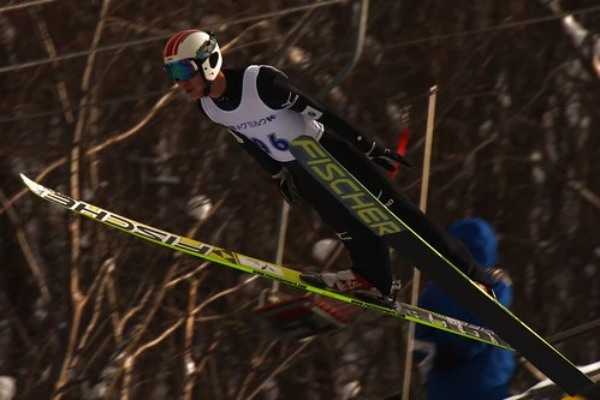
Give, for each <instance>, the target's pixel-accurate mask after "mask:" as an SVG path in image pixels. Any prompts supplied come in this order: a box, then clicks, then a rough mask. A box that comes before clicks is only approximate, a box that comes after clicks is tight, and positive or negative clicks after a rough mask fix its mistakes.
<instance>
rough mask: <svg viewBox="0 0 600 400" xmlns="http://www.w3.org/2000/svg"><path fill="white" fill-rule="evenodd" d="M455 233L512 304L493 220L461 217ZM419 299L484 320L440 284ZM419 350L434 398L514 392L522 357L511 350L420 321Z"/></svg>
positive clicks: (495, 399) (463, 399)
mask: <svg viewBox="0 0 600 400" xmlns="http://www.w3.org/2000/svg"><path fill="white" fill-rule="evenodd" d="M449 232H450V234H451V235H452V236H454V237H455V238H457V239H458V240H459V241H460V242H462V243H463V244H464V246H465V247H466V248H467V249H468V250H469V252H470V253H471V255H472V256H473V258H474V259H475V260H476V261H477V263H478V264H479V266H480V268H481V269H482V271H483V272H484V273H485V274H486V275H487V276H488V277H489V279H490V280H491V281H492V283H493V286H492V288H493V290H494V292H495V294H496V297H497V299H498V301H499V302H500V303H502V304H503V305H504V306H505V307H507V308H508V307H510V305H511V301H512V283H511V281H510V278H509V276H508V274H507V273H506V272H505V271H504V270H503V269H501V268H498V267H497V263H498V259H497V258H498V252H497V236H496V233H495V231H494V229H493V228H492V227H491V226H490V224H489V223H488V222H487V221H485V220H484V219H481V218H468V219H464V220H460V221H457V222H455V223H454V224H453V225H452V226H451V227H450V229H449ZM418 304H419V306H421V307H423V308H426V309H429V310H432V311H436V312H439V313H441V314H445V315H448V316H451V317H454V318H456V319H460V320H463V321H466V322H470V323H474V324H476V325H482V324H481V323H480V322H478V321H477V319H476V318H475V317H474V316H473V315H472V314H471V313H470V312H469V311H468V310H466V309H464V308H463V307H462V306H461V305H459V304H458V303H457V302H456V301H455V300H454V299H453V298H451V297H450V296H449V295H447V294H446V293H445V292H444V291H443V290H442V289H441V288H440V287H439V286H437V285H436V284H434V283H430V284H429V285H428V286H427V287H426V289H425V290H424V291H423V293H422V294H421V296H420V297H419V302H418ZM414 351H415V352H414V356H415V359H416V361H417V362H418V366H419V372H420V374H421V377H422V378H423V379H424V380H425V381H426V382H425V385H426V389H427V398H428V399H429V400H483V399H485V400H500V399H504V398H506V397H508V396H510V382H511V379H512V376H513V373H514V371H515V367H516V360H515V356H514V353H513V352H511V351H509V350H504V349H502V348H499V347H495V346H491V345H488V344H485V343H481V342H477V341H474V340H469V339H465V338H463V337H460V336H457V335H453V334H450V333H446V332H443V331H440V330H438V329H432V328H429V327H426V326H422V325H420V326H417V327H416V329H415V350H414Z"/></svg>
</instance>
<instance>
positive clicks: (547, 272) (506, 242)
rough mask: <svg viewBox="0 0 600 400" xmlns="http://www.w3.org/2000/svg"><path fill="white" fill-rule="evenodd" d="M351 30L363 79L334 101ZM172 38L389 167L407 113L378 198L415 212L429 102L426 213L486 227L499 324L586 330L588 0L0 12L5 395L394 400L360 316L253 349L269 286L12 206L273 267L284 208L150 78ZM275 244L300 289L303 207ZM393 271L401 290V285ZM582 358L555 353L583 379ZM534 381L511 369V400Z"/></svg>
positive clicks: (577, 345) (313, 230)
mask: <svg viewBox="0 0 600 400" xmlns="http://www.w3.org/2000/svg"><path fill="white" fill-rule="evenodd" d="M570 12H575V13H574V14H573V15H571V16H569V17H568V13H570ZM361 13H365V14H362V15H365V16H367V17H368V19H367V25H366V37H365V41H364V48H363V49H362V53H361V56H360V59H359V60H358V62H357V63H356V65H355V66H354V68H353V69H352V70H350V71H349V73H348V74H347V75H346V76H345V79H343V80H342V81H341V83H339V85H337V86H335V87H333V88H332V87H331V86H333V85H332V79H334V78H335V77H336V76H338V75H337V74H338V73H339V72H340V71H343V70H344V68H346V67H347V66H348V65H349V64H348V63H349V61H350V60H351V59H352V57H353V54H354V52H355V51H356V48H355V46H356V43H357V36H358V32H359V21H360V16H361ZM567 17H568V18H567ZM569 24H570V25H569ZM188 28H202V29H207V30H208V29H210V30H213V31H214V32H215V33H216V34H217V38H218V39H219V41H220V43H221V46H222V47H223V48H224V49H225V50H224V56H225V63H226V66H242V65H245V64H249V63H255V64H261V63H265V64H272V65H275V66H277V67H279V68H280V69H282V70H284V71H285V72H286V73H287V74H288V75H289V76H290V78H291V79H292V80H294V81H295V82H296V83H298V84H299V85H300V86H301V87H304V88H305V89H306V90H307V91H309V92H311V93H313V94H320V95H323V96H324V98H325V99H326V100H327V101H328V102H329V103H330V104H331V105H332V106H333V107H334V108H336V109H337V110H339V111H340V112H341V113H342V114H343V115H345V116H346V117H347V118H348V119H349V120H351V121H353V122H354V123H356V124H357V125H358V126H360V127H361V128H363V129H365V130H366V131H368V132H370V133H371V134H372V135H373V136H374V137H375V138H376V139H377V140H378V141H379V142H381V143H386V144H387V145H389V146H394V145H395V141H396V137H397V134H398V132H399V131H400V130H401V129H402V121H401V118H400V114H399V110H401V109H402V108H403V107H406V106H410V107H411V115H412V118H411V128H412V137H411V140H410V143H409V148H408V153H407V157H408V158H409V159H410V160H411V161H412V162H413V164H414V165H415V167H414V168H413V170H412V171H408V172H407V171H401V173H400V174H399V176H398V177H397V178H395V180H396V182H397V184H398V185H399V187H401V188H403V189H404V190H406V192H407V193H408V194H409V195H410V196H411V197H412V198H413V199H414V200H415V201H418V195H419V187H420V183H421V172H422V170H421V165H422V153H423V143H424V132H425V121H426V116H427V115H426V114H427V100H428V97H427V95H428V90H429V88H430V87H431V86H432V85H434V84H436V85H438V87H439V92H438V95H437V114H436V126H435V139H434V150H433V161H432V163H433V164H432V171H431V182H430V192H429V203H428V207H427V209H428V213H429V214H430V215H431V217H432V218H434V219H435V220H437V221H439V222H440V223H441V224H443V225H444V226H448V225H449V224H450V223H451V222H452V221H454V220H456V219H459V218H463V217H467V216H481V217H484V218H487V219H488V220H489V221H490V222H491V223H492V224H493V225H494V226H495V227H496V229H497V231H498V233H499V235H500V252H501V261H502V265H503V266H504V267H505V268H506V269H507V270H508V271H509V272H510V274H511V275H512V278H513V280H514V282H515V304H514V307H513V308H514V310H515V312H516V313H517V315H519V316H520V317H522V319H523V320H524V321H526V322H527V323H528V324H530V325H531V326H532V327H533V328H534V329H536V330H537V331H538V332H539V333H540V334H542V335H543V336H545V337H550V336H552V335H555V334H557V333H559V332H561V331H563V330H565V329H569V328H575V327H578V326H581V324H584V323H587V322H590V321H594V320H596V319H597V318H599V313H600V312H599V310H600V304H599V302H600V293H599V292H600V279H599V278H598V276H599V273H600V271H599V270H598V263H599V260H600V245H599V243H598V237H599V228H598V227H599V223H600V218H599V212H600V200H599V199H598V196H599V195H598V192H599V191H600V185H599V184H600V178H599V176H600V163H599V161H598V158H599V157H600V151H599V149H600V136H599V135H598V128H599V126H600V115H599V114H598V104H599V103H600V91H599V87H600V85H599V82H600V80H599V77H600V75H599V70H600V69H596V67H597V65H596V67H595V64H594V60H596V62H598V63H599V64H598V65H600V61H598V60H600V56H597V57H598V58H597V59H594V54H595V53H594V52H595V51H596V49H597V50H598V51H600V44H598V41H599V39H598V38H597V36H594V34H596V33H598V32H600V6H598V4H597V2H596V1H593V0H589V1H586V0H565V1H562V2H551V1H550V2H544V1H527V2H524V1H520V0H485V1H477V2H473V1H466V0H453V1H420V2H414V1H403V0H402V1H400V0H371V1H358V0H357V1H342V0H334V1H309V0H296V1H291V0H290V1H284V0H269V1H261V2H259V1H254V2H251V1H246V0H237V1H233V0H220V1H213V2H208V1H182V0H173V1H156V0H153V1H148V0H136V1H132V0H119V1H114V0H113V1H109V0H104V1H102V0H96V1H89V0H85V1H84V0H55V1H30V2H25V1H24V2H16V1H9V2H6V1H4V2H2V5H0V42H1V43H2V46H0V85H1V86H0V87H1V94H0V97H1V102H0V201H1V203H0V330H1V334H0V375H4V376H10V377H12V378H14V379H16V384H17V388H18V390H17V398H23V399H44V398H64V399H84V398H85V399H94V398H107V399H113V398H114V399H116V398H119V399H163V398H206V399H250V398H256V399H275V398H285V399H305V398H311V399H330V398H342V397H343V395H342V394H340V390H341V389H340V387H343V385H344V384H345V382H351V381H360V383H361V386H362V394H361V397H360V398H365V399H378V398H382V397H384V396H386V395H390V394H392V393H394V392H397V391H398V390H399V388H400V386H401V383H402V377H403V368H404V367H403V360H404V350H403V349H404V348H405V340H406V339H405V331H406V329H405V328H406V324H405V323H403V322H402V321H397V320H391V319H390V318H388V317H385V316H380V315H372V314H369V313H367V315H365V316H364V318H362V319H361V320H360V321H358V322H357V323H356V324H354V325H353V326H351V327H350V328H348V330H347V331H345V332H342V333H339V334H329V335H324V336H321V337H318V338H316V339H314V340H311V341H308V342H305V343H297V342H293V341H286V340H279V339H275V338H272V337H270V336H269V335H268V334H267V332H266V331H265V329H264V327H262V326H261V325H260V324H258V323H257V321H256V319H255V318H254V317H253V315H252V313H251V312H250V309H251V308H252V307H254V306H255V305H256V302H257V299H258V294H259V293H260V291H261V289H262V288H268V287H270V286H271V283H270V282H267V281H253V282H250V283H246V284H244V285H241V284H240V283H241V282H242V281H243V280H244V279H245V278H246V277H244V276H241V275H240V274H239V273H238V272H236V271H232V270H229V269H227V268H224V267H220V266H208V265H206V264H204V263H202V262H201V261H199V260H197V259H193V258H191V257H189V256H182V255H178V254H175V253H174V252H172V251H169V250H165V249H162V248H160V247H158V246H154V245H151V244H149V243H146V242H142V241H139V240H137V239H135V238H133V237H130V236H128V235H125V234H122V233H119V232H116V231H113V230H109V229H107V228H105V227H103V226H100V225H99V224H96V223H93V222H90V221H87V220H82V219H81V218H78V217H74V216H72V215H69V214H68V213H67V212H66V211H63V210H61V209H58V208H56V207H52V206H50V205H49V204H47V203H45V202H43V201H41V200H39V199H37V198H35V197H34V196H33V195H31V194H27V193H24V191H23V186H22V185H21V183H20V181H19V179H18V173H20V172H22V173H25V174H27V175H28V176H30V177H31V178H34V179H36V178H37V179H39V180H40V182H42V183H43V184H44V185H46V186H49V187H52V188H55V189H57V190H60V191H63V192H65V193H70V194H72V195H73V196H75V197H78V198H82V199H84V200H87V201H90V202H92V203H94V204H97V205H99V206H102V207H105V208H107V209H109V210H111V211H114V212H116V213H120V214H123V215H125V216H128V217H130V218H134V219H136V220H139V221H143V222H145V223H148V224H152V225H154V226H157V227H160V228H163V229H167V230H170V231H173V232H176V233H180V234H184V235H191V236H194V237H196V238H198V239H200V240H202V241H206V242H208V243H213V244H217V245H219V246H222V247H225V248H227V249H230V250H234V251H238V252H242V253H245V254H248V255H252V256H256V257H259V258H263V259H268V260H272V259H273V255H274V251H275V242H276V235H277V228H278V221H277V215H278V212H279V207H280V204H281V200H280V198H279V196H278V194H277V191H276V189H275V187H274V185H273V183H272V182H271V179H270V178H269V177H268V176H266V175H265V173H264V172H263V171H262V170H261V169H260V167H258V166H257V165H255V164H254V162H253V161H252V160H251V159H250V157H248V156H247V155H246V154H245V153H244V152H243V151H242V150H240V149H239V148H238V146H237V144H236V142H235V140H233V139H232V138H231V137H229V135H228V134H227V133H226V132H225V131H224V129H221V128H218V127H215V126H213V125H212V124H211V123H209V122H207V121H206V120H205V119H204V117H203V116H202V115H201V114H200V113H199V112H198V111H197V110H196V107H195V105H194V104H191V103H189V102H188V101H187V100H186V98H185V97H184V96H182V95H180V94H179V93H175V92H173V91H171V90H170V83H169V82H168V80H167V78H166V76H165V74H164V73H163V71H162V58H161V52H162V47H163V45H164V43H165V42H166V40H167V39H168V37H170V36H171V35H172V34H174V33H176V32H177V31H179V30H182V29H188ZM578 29H579V30H578ZM582 32H583V33H582ZM586 34H587V36H585V35H586ZM582 35H583V36H582ZM579 39H581V40H579ZM323 88H325V89H327V92H326V93H325V91H324V90H323ZM197 195H205V196H208V197H209V198H210V199H211V200H212V202H213V204H214V207H213V209H212V213H211V215H210V216H209V217H208V218H207V219H206V220H204V221H202V222H199V221H198V220H197V219H194V218H193V217H192V216H190V215H189V212H188V211H189V207H188V202H189V201H190V199H192V198H194V197H195V196H197ZM290 227H291V228H290V229H289V231H288V233H287V236H286V238H287V242H286V248H285V254H284V258H283V260H284V264H285V265H288V266H290V267H295V268H310V267H312V268H318V265H317V263H316V261H315V260H314V259H313V258H311V256H310V249H311V248H312V246H313V245H314V243H315V242H316V241H317V240H319V239H323V238H327V237H332V232H330V231H329V230H328V229H327V228H326V227H324V226H323V225H322V223H321V222H320V220H319V219H318V218H317V217H316V216H315V215H314V214H313V213H312V211H310V210H308V209H306V208H300V209H293V210H292V211H291V214H290ZM394 263H395V265H394V267H395V268H396V270H397V273H398V274H399V275H401V276H402V278H403V281H404V282H405V284H408V283H409V281H410V277H411V270H410V266H409V265H407V264H406V263H405V262H404V261H403V260H402V258H401V257H400V256H397V255H395V256H394ZM343 266H347V260H346V259H345V257H344V256H342V257H340V258H339V259H337V261H336V263H335V266H334V267H343ZM426 279H427V277H424V280H426ZM281 290H282V291H284V292H289V293H294V292H293V291H292V290H290V289H287V288H281ZM598 337H599V335H598V333H597V332H595V333H591V334H587V335H579V336H576V337H575V338H572V339H570V340H568V341H565V342H563V343H561V344H560V345H559V349H560V350H561V351H563V352H564V353H565V354H566V355H567V356H568V357H569V358H570V359H571V360H573V362H575V363H577V364H588V363H591V362H594V361H596V360H598V359H599V358H600V347H599V345H600V340H599V339H598ZM365 349H368V351H364V350H365ZM348 354H350V355H353V356H348ZM414 379H415V383H414V385H413V386H412V391H413V392H414V393H413V396H414V398H416V399H418V398H422V393H421V392H422V389H421V388H420V386H419V384H418V381H417V378H416V377H415V378H414ZM535 382H536V379H535V378H534V377H533V376H532V375H531V374H530V373H529V372H528V371H527V370H526V369H525V368H523V367H521V368H519V371H518V373H517V376H516V377H515V380H514V385H513V386H514V388H515V391H519V390H523V389H525V388H527V387H528V386H530V385H531V384H533V383H535Z"/></svg>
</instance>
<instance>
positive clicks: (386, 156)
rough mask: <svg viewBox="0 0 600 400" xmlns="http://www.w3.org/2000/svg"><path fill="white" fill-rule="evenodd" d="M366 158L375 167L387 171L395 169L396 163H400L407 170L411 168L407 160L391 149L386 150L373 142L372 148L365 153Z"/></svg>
mask: <svg viewBox="0 0 600 400" xmlns="http://www.w3.org/2000/svg"><path fill="white" fill-rule="evenodd" d="M367 156H368V157H369V158H370V159H371V160H372V161H373V162H374V163H375V164H377V165H379V166H380V167H382V168H385V169H387V170H388V171H394V170H395V169H396V163H400V164H402V165H404V166H405V167H407V168H412V165H411V164H410V163H409V162H408V160H407V159H406V158H404V157H402V156H401V155H400V154H398V153H396V152H395V151H394V150H392V149H386V148H383V147H382V146H380V145H378V144H377V143H375V142H373V147H371V150H369V151H368V152H367Z"/></svg>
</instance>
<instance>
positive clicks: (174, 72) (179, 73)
mask: <svg viewBox="0 0 600 400" xmlns="http://www.w3.org/2000/svg"><path fill="white" fill-rule="evenodd" d="M163 69H164V70H165V72H166V73H167V75H168V76H169V79H171V80H172V81H173V82H177V81H187V80H188V79H191V78H193V77H194V75H196V74H197V73H198V70H199V68H198V64H196V62H195V61H194V60H179V61H171V62H169V63H166V64H165V65H164V66H163Z"/></svg>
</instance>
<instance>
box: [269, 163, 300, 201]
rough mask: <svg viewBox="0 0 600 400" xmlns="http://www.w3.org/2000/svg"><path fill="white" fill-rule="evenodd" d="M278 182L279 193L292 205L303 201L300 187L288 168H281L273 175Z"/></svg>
mask: <svg viewBox="0 0 600 400" xmlns="http://www.w3.org/2000/svg"><path fill="white" fill-rule="evenodd" d="M272 177H273V179H275V181H276V183H277V188H278V189H279V193H281V196H283V199H284V200H285V201H286V202H287V203H288V204H289V205H291V206H297V205H299V204H300V203H301V202H302V197H301V196H300V193H298V188H297V187H296V184H295V183H294V180H293V179H292V175H290V173H289V171H288V170H287V169H286V168H283V167H282V168H281V169H280V170H279V172H278V173H276V174H275V175H273V176H272Z"/></svg>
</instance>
